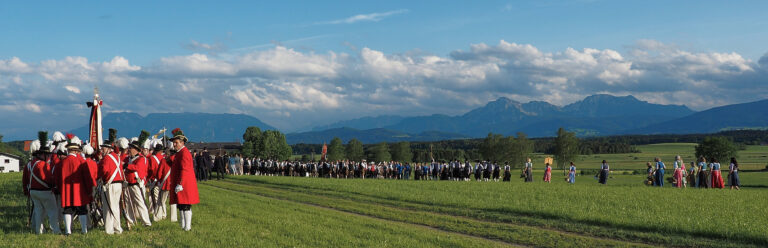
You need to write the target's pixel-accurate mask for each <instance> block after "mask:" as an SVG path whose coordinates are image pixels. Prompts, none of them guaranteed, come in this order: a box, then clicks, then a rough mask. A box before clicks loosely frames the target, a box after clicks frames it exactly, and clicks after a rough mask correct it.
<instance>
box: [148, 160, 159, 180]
mask: <svg viewBox="0 0 768 248" xmlns="http://www.w3.org/2000/svg"><path fill="white" fill-rule="evenodd" d="M146 158H147V182H151V181H154V180H157V162H156V161H155V155H151V154H150V155H149V156H147V157H146Z"/></svg>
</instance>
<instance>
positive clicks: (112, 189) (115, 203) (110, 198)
mask: <svg viewBox="0 0 768 248" xmlns="http://www.w3.org/2000/svg"><path fill="white" fill-rule="evenodd" d="M122 193H123V185H122V184H119V183H113V184H109V185H105V186H104V194H102V195H101V203H102V206H101V214H102V215H103V216H104V231H106V232H107V234H113V233H115V232H117V233H122V232H123V228H122V227H120V194H122Z"/></svg>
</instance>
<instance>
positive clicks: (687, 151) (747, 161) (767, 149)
mask: <svg viewBox="0 0 768 248" xmlns="http://www.w3.org/2000/svg"><path fill="white" fill-rule="evenodd" d="M636 147H637V149H638V150H639V151H640V152H639V153H619V154H594V155H579V157H578V158H577V159H576V160H575V161H574V163H575V164H576V166H577V168H581V169H598V168H600V162H602V161H603V160H606V161H608V163H609V164H610V165H611V169H612V170H637V169H645V168H646V163H647V162H652V161H653V159H654V158H655V157H659V158H660V159H661V160H662V161H663V162H664V163H665V164H666V165H667V168H672V164H673V163H674V160H675V156H676V155H680V156H681V157H682V158H683V162H685V163H686V167H690V166H689V164H690V162H696V158H695V154H696V151H695V147H696V144H695V143H661V144H650V145H639V146H636ZM546 156H552V155H547V154H534V157H535V158H536V160H538V161H543V160H544V157H546ZM737 159H738V161H739V166H740V168H741V169H742V170H763V169H766V165H768V146H754V145H751V146H746V150H740V151H739V156H738V158H737ZM534 162H536V161H534ZM727 162H728V161H720V163H721V164H723V166H724V167H723V168H728V163H727ZM539 163H541V162H539Z"/></svg>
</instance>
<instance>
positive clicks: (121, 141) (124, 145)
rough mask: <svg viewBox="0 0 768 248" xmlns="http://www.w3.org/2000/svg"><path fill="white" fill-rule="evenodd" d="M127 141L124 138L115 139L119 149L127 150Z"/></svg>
mask: <svg viewBox="0 0 768 248" xmlns="http://www.w3.org/2000/svg"><path fill="white" fill-rule="evenodd" d="M128 143H129V142H128V139H126V138H125V137H120V138H119V139H117V146H118V147H120V149H128Z"/></svg>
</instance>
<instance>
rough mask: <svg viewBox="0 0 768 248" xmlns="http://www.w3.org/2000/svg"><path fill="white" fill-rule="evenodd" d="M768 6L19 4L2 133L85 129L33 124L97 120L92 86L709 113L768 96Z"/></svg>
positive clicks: (263, 97)
mask: <svg viewBox="0 0 768 248" xmlns="http://www.w3.org/2000/svg"><path fill="white" fill-rule="evenodd" d="M766 9H768V2H766V1H587V0H583V1H376V2H374V1H346V2H341V1H339V2H332V1H244V2H235V1H216V2H214V1H210V2H205V1H162V2H160V3H157V1H154V2H150V1H147V2H140V1H130V2H80V1H78V2H74V3H70V2H63V1H59V2H53V1H50V2H30V1H18V2H10V1H6V2H2V3H0V37H2V38H0V92H2V91H5V93H3V99H2V100H0V114H1V115H3V116H11V117H18V118H15V119H16V120H17V121H15V122H10V123H4V124H0V133H3V134H5V135H6V137H9V136H11V137H12V135H8V134H7V133H20V132H33V131H34V130H37V129H39V128H49V129H62V130H68V129H72V128H75V127H79V126H82V125H84V124H83V123H81V122H83V120H81V119H80V117H66V115H65V114H61V115H62V117H61V118H60V119H61V122H60V123H56V124H47V126H46V125H33V126H29V125H23V123H25V122H26V123H29V122H40V120H41V119H43V118H45V116H48V115H50V114H51V113H67V112H74V113H77V115H82V114H81V112H85V111H83V110H82V106H80V107H78V106H79V105H82V104H81V102H82V101H83V100H84V99H87V98H88V95H90V94H91V93H90V92H91V90H90V89H91V88H93V86H99V87H100V88H102V89H103V90H102V91H103V92H104V93H103V95H104V97H105V98H106V99H108V100H109V101H108V105H107V106H105V109H106V110H107V111H131V112H138V113H141V114H146V113H152V112H182V111H188V112H230V113H245V114H250V115H254V116H256V117H258V118H260V119H262V120H264V121H265V122H267V123H270V124H272V125H275V126H277V127H279V128H282V129H284V130H287V131H292V130H300V129H302V128H307V127H310V126H313V125H319V124H325V123H328V122H333V121H336V120H341V119H351V118H356V117H361V116H366V115H377V114H403V115H416V114H431V113H443V114H460V113H462V112H464V111H467V110H469V109H472V108H475V107H478V106H481V105H483V104H484V103H486V102H488V101H490V100H493V99H495V98H498V97H501V96H506V97H510V98H512V99H515V100H518V101H530V100H545V101H549V102H552V103H554V104H559V105H564V104H568V103H570V102H573V101H576V100H579V99H581V98H583V97H584V96H587V95H591V94H595V93H608V94H616V95H627V94H632V95H635V96H637V97H638V98H640V99H642V100H646V101H650V102H655V103H664V104H685V105H687V106H689V107H691V108H693V109H696V110H702V109H706V108H710V107H714V106H719V105H724V104H731V103H737V102H745V101H751V100H758V99H764V98H766V97H768V92H766V90H749V89H751V88H755V86H760V85H764V84H763V83H764V82H765V75H767V74H766V71H768V58H767V57H764V56H765V55H766V52H768V46H766V45H765V44H768V31H766V28H765V27H768V17H766V15H765V10H766ZM761 59H762V60H761ZM763 88H764V87H763ZM117 92H120V93H119V94H117ZM110 94H113V95H110ZM702 94H713V95H712V96H702ZM168 95H178V96H173V97H168ZM128 102H156V103H155V104H125V103H128ZM22 126H23V127H22Z"/></svg>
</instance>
